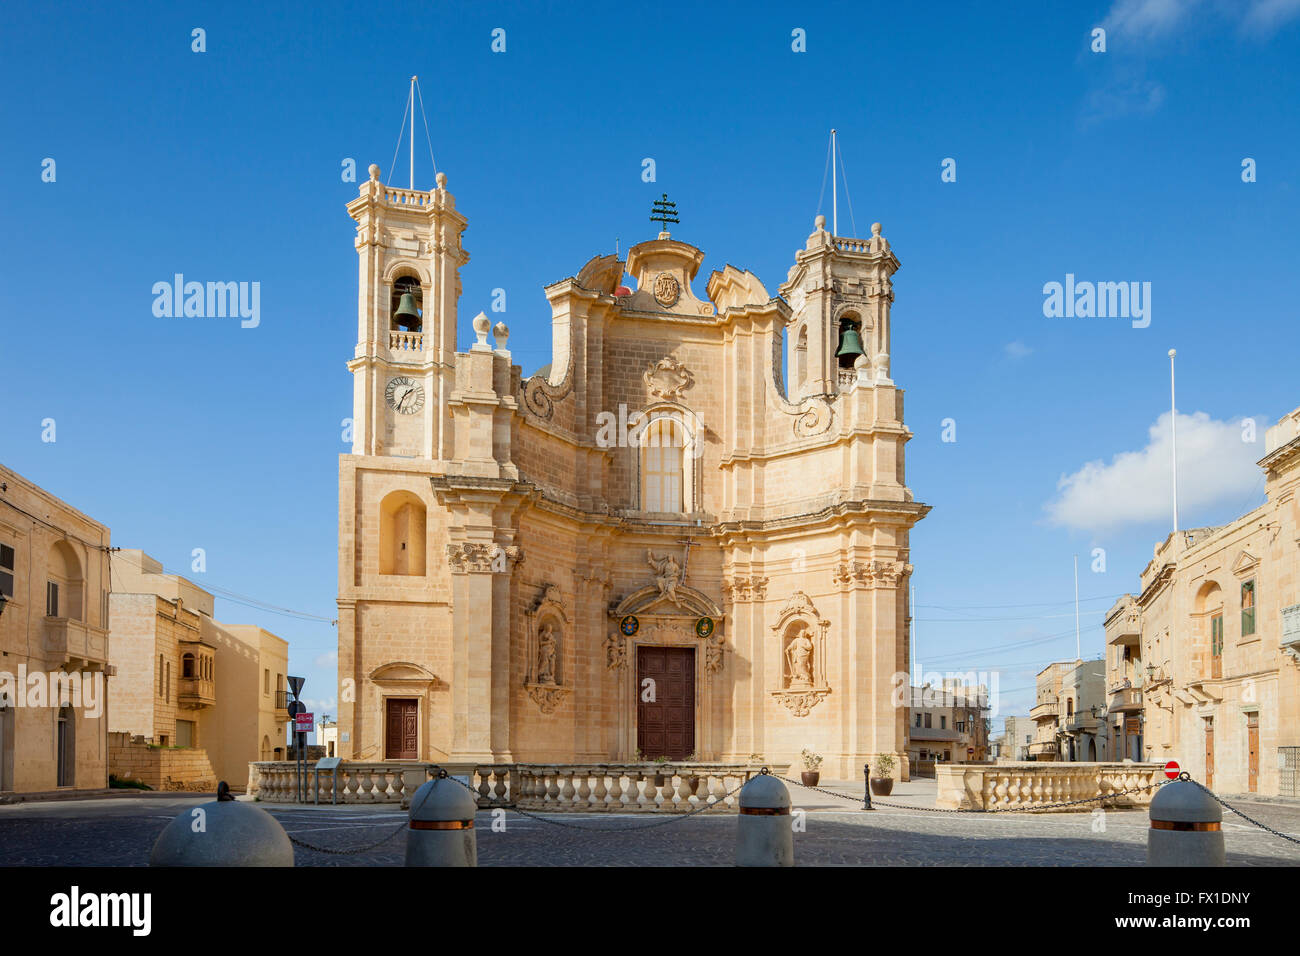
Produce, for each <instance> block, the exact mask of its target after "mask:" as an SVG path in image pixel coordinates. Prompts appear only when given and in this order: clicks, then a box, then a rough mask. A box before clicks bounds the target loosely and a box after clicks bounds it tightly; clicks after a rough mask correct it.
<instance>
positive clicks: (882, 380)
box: [876, 352, 894, 385]
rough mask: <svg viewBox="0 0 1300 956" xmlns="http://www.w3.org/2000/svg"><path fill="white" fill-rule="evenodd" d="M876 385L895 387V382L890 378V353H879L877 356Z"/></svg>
mask: <svg viewBox="0 0 1300 956" xmlns="http://www.w3.org/2000/svg"><path fill="white" fill-rule="evenodd" d="M876 384H877V385H893V384H894V382H893V380H892V379H891V378H890V377H889V353H888V352H878V353H877V354H876Z"/></svg>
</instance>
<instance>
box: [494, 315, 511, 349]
mask: <svg viewBox="0 0 1300 956" xmlns="http://www.w3.org/2000/svg"><path fill="white" fill-rule="evenodd" d="M492 337H493V338H494V339H496V343H497V351H498V352H504V351H505V350H506V342H508V341H509V340H510V328H509V327H508V326H507V325H506V324H505V323H504V322H498V323H497V324H496V325H495V326H494V327H493V329H492Z"/></svg>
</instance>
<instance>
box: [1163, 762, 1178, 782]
mask: <svg viewBox="0 0 1300 956" xmlns="http://www.w3.org/2000/svg"><path fill="white" fill-rule="evenodd" d="M1165 776H1166V777H1168V778H1169V779H1170V780H1173V779H1175V778H1176V777H1177V776H1178V761H1177V760H1171V761H1169V763H1167V764H1165Z"/></svg>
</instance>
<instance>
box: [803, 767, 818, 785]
mask: <svg viewBox="0 0 1300 956" xmlns="http://www.w3.org/2000/svg"><path fill="white" fill-rule="evenodd" d="M799 776H800V778H801V779H802V780H803V785H804V786H805V787H815V786H817V781H818V780H820V779H821V778H822V775H821V771H819V770H805V771H804V772H803V773H801V774H800V775H799Z"/></svg>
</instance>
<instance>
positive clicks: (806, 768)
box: [799, 750, 822, 787]
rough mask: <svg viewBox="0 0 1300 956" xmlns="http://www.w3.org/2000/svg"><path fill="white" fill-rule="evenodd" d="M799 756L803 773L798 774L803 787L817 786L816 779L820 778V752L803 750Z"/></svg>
mask: <svg viewBox="0 0 1300 956" xmlns="http://www.w3.org/2000/svg"><path fill="white" fill-rule="evenodd" d="M799 756H800V758H801V759H802V760H803V773H801V774H800V775H799V778H800V779H801V780H802V781H803V785H804V786H805V787H815V786H817V781H818V780H820V779H821V778H822V775H821V765H822V758H821V754H815V753H813V752H812V751H811V750H804V752H803V753H801V754H800V755H799Z"/></svg>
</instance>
